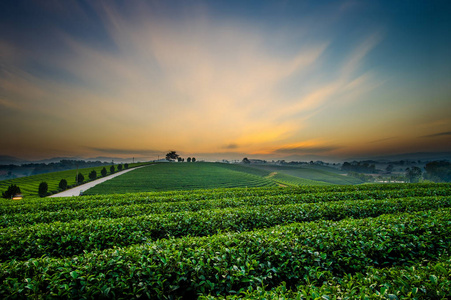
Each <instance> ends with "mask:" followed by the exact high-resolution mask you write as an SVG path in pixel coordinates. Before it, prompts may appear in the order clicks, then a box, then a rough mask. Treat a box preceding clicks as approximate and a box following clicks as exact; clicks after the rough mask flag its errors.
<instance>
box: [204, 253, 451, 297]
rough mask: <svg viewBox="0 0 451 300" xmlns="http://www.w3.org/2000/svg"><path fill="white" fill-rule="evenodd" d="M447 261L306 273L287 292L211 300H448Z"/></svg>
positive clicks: (450, 261)
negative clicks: (339, 272) (349, 271)
mask: <svg viewBox="0 0 451 300" xmlns="http://www.w3.org/2000/svg"><path fill="white" fill-rule="evenodd" d="M450 278H451V258H450V257H449V256H446V257H441V258H439V260H438V261H432V262H430V261H425V262H422V263H417V264H414V265H412V266H409V267H406V266H404V267H392V268H382V269H378V268H374V267H368V268H366V270H365V272H358V273H355V274H347V275H345V276H343V277H335V276H333V274H332V272H329V271H319V270H317V269H310V270H309V274H306V275H305V276H304V278H303V279H304V280H305V281H306V283H305V284H302V285H298V286H297V287H296V288H295V289H293V290H290V289H288V288H287V286H286V284H285V283H282V284H281V285H280V286H278V287H276V288H273V289H271V290H267V289H266V290H265V289H264V288H262V287H257V288H255V289H250V290H249V291H245V292H243V293H241V294H239V295H229V296H227V297H214V296H201V297H199V300H214V299H228V300H232V299H280V300H288V299H290V300H291V299H448V298H449V297H450V295H451V280H450Z"/></svg>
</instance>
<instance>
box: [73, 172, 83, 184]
mask: <svg viewBox="0 0 451 300" xmlns="http://www.w3.org/2000/svg"><path fill="white" fill-rule="evenodd" d="M83 181H85V176H83V174H82V173H78V174H77V175H75V182H77V183H82V182H83Z"/></svg>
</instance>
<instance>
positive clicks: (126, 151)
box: [88, 147, 164, 156]
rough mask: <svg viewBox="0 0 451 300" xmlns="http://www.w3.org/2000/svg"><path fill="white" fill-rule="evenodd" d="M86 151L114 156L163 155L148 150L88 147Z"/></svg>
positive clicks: (160, 152)
mask: <svg viewBox="0 0 451 300" xmlns="http://www.w3.org/2000/svg"><path fill="white" fill-rule="evenodd" d="M88 149H89V150H94V151H96V152H101V153H106V154H116V155H140V156H155V155H161V154H162V153H164V152H163V151H158V150H150V149H120V148H95V147H88Z"/></svg>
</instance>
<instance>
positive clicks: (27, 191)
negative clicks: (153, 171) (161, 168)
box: [0, 163, 147, 198]
mask: <svg viewBox="0 0 451 300" xmlns="http://www.w3.org/2000/svg"><path fill="white" fill-rule="evenodd" d="M145 164H147V163H136V164H131V165H130V166H131V167H136V166H140V165H145ZM103 168H104V167H102V166H100V167H95V168H92V167H91V168H83V169H78V172H79V173H80V174H83V176H84V177H85V178H88V176H89V172H91V171H92V170H93V169H94V170H95V171H96V172H100V170H102V169H103ZM76 173H77V170H68V171H60V172H53V173H45V174H39V175H33V176H27V177H20V178H15V179H8V180H2V181H0V191H4V190H6V189H7V188H8V187H9V186H10V185H16V186H20V189H21V193H22V195H23V196H24V197H26V198H29V197H30V196H38V190H39V184H40V183H41V182H43V181H45V182H47V184H48V186H49V191H50V193H55V192H58V191H59V190H60V187H59V183H60V181H61V179H65V180H66V181H67V184H68V187H71V186H74V185H75V184H76V180H75V179H76V178H75V177H76Z"/></svg>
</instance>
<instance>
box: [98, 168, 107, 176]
mask: <svg viewBox="0 0 451 300" xmlns="http://www.w3.org/2000/svg"><path fill="white" fill-rule="evenodd" d="M100 174H102V176H103V177H105V176H106V174H107V170H106V168H105V167H103V169H102V170H101V171H100Z"/></svg>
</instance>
